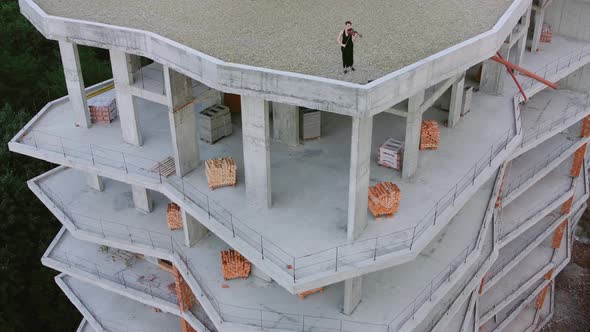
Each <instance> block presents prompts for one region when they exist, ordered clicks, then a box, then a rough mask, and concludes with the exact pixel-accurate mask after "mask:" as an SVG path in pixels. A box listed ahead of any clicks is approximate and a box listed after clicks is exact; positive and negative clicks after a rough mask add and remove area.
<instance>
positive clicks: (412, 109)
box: [402, 91, 424, 179]
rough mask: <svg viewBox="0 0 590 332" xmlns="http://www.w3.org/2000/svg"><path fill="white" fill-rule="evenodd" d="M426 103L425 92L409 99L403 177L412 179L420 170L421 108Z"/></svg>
mask: <svg viewBox="0 0 590 332" xmlns="http://www.w3.org/2000/svg"><path fill="white" fill-rule="evenodd" d="M423 102H424V91H422V92H419V93H418V94H416V95H414V96H412V97H410V98H409V99H408V116H407V117H406V139H405V142H404V158H403V161H402V177H403V178H404V179H408V178H411V177H412V176H414V175H415V174H416V169H418V153H419V148H420V132H421V131H422V113H421V112H420V106H421V105H422V103H423Z"/></svg>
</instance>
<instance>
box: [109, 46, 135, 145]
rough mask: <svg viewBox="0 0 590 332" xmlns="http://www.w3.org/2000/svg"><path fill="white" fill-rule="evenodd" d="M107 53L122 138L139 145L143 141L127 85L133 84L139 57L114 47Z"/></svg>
mask: <svg viewBox="0 0 590 332" xmlns="http://www.w3.org/2000/svg"><path fill="white" fill-rule="evenodd" d="M109 53H110V56H111V68H112V69H113V79H114V81H115V93H116V98H117V111H118V112H119V119H120V122H121V131H122V134H123V140H124V141H125V142H127V143H129V144H133V145H137V146H140V145H142V143H143V142H142V138H141V129H140V126H139V118H138V114H137V110H136V109H135V104H134V102H133V96H132V95H131V93H130V92H129V86H131V85H132V84H133V73H134V72H135V71H136V70H138V69H139V67H140V66H141V62H140V58H139V56H137V55H131V54H126V53H125V52H122V51H118V50H114V49H111V50H109Z"/></svg>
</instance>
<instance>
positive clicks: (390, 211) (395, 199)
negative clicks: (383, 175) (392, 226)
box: [369, 182, 401, 220]
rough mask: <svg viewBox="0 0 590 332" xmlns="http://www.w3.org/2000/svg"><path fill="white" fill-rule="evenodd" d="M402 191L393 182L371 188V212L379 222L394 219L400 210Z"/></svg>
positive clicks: (382, 183)
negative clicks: (382, 218) (385, 217)
mask: <svg viewBox="0 0 590 332" xmlns="http://www.w3.org/2000/svg"><path fill="white" fill-rule="evenodd" d="M400 198H401V191H400V189H399V187H398V186H397V185H396V184H395V183H393V182H381V183H378V184H377V185H375V186H372V187H369V210H370V211H371V213H372V214H373V216H375V218H376V219H377V220H380V219H381V216H387V217H388V218H391V217H393V215H394V214H395V213H397V211H398V209H399V201H400Z"/></svg>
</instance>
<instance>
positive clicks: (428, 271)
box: [41, 170, 492, 324]
mask: <svg viewBox="0 0 590 332" xmlns="http://www.w3.org/2000/svg"><path fill="white" fill-rule="evenodd" d="M491 185H492V183H491V181H490V182H489V183H488V184H487V185H485V186H484V187H482V188H481V189H480V190H479V191H478V192H477V194H476V195H475V196H474V197H473V198H472V200H471V201H470V204H468V205H466V206H465V207H464V208H463V209H462V210H461V211H460V212H459V213H458V214H457V216H456V217H455V218H454V219H453V221H452V222H451V224H450V225H449V226H448V227H447V228H446V229H445V230H444V231H443V232H442V233H441V234H439V235H438V237H437V239H436V240H435V241H433V242H432V243H431V244H430V245H429V247H427V248H426V250H424V251H423V252H422V253H421V254H420V255H419V256H418V257H417V258H416V259H415V260H414V261H412V262H410V263H406V264H403V265H401V266H399V267H394V268H390V269H387V270H383V271H381V272H377V273H372V274H370V275H367V276H365V277H364V279H365V280H364V282H363V288H364V289H363V294H364V295H363V296H364V297H365V298H367V299H371V301H363V302H362V303H361V304H360V305H359V307H358V308H357V309H356V311H355V313H354V314H353V315H352V316H343V315H341V314H340V304H341V299H342V296H343V295H342V291H343V289H342V284H335V285H332V286H329V287H327V288H326V291H325V293H324V294H322V295H313V296H310V297H308V298H306V300H304V301H301V300H299V299H298V298H297V297H296V296H293V295H291V294H289V293H288V292H286V291H285V290H284V289H282V287H280V286H278V285H277V284H276V283H271V284H268V283H266V282H264V281H262V280H258V279H256V278H249V279H248V280H234V281H231V282H226V281H224V280H223V277H222V275H221V270H220V263H219V251H220V250H222V249H225V248H227V247H228V246H227V245H226V244H225V243H223V242H222V241H220V240H219V239H218V238H216V237H215V236H214V235H212V234H211V235H210V236H208V237H207V238H205V239H203V240H201V241H199V242H198V243H197V245H195V247H193V248H190V249H189V248H186V249H184V252H185V253H186V254H187V256H189V258H190V259H191V261H192V263H193V264H194V265H195V266H196V270H198V271H199V273H202V275H203V276H205V278H204V280H206V282H207V284H208V285H207V286H208V288H209V289H211V290H212V292H213V293H214V295H215V297H216V298H217V300H218V302H219V303H220V304H221V308H222V311H224V312H222V316H223V317H224V318H227V317H230V316H240V315H241V316H242V321H247V320H249V319H252V315H253V314H255V316H256V318H259V315H260V313H259V311H258V310H260V309H263V310H269V311H268V312H269V313H270V311H272V312H288V313H293V314H294V317H299V316H297V315H300V314H305V315H309V316H318V315H320V316H322V317H334V318H339V319H348V320H358V321H371V322H382V323H385V324H387V323H389V321H390V320H392V319H394V318H395V315H397V313H399V312H400V311H402V310H403V308H405V306H407V305H408V304H409V303H411V301H412V299H413V298H415V297H416V296H417V295H421V296H423V294H424V293H421V292H422V291H424V290H426V291H429V289H430V288H429V287H431V286H430V285H431V282H433V285H437V284H439V283H441V282H444V281H445V279H444V277H445V275H446V273H445V271H447V270H446V268H447V267H448V266H447V264H449V263H450V262H451V261H453V259H454V258H456V257H463V254H464V253H465V251H464V249H465V248H466V247H467V246H468V244H469V243H470V241H473V240H474V239H475V238H476V236H477V234H478V233H479V229H480V227H481V221H482V220H483V213H484V210H485V207H486V206H487V204H488V200H489V193H490V191H491ZM41 186H42V187H45V188H52V189H51V190H52V191H53V192H54V194H55V195H56V196H59V197H60V200H61V202H63V204H64V205H67V206H68V207H69V209H70V211H71V212H72V213H71V215H72V216H74V219H77V217H76V216H81V215H82V217H81V219H79V220H80V222H82V223H85V224H86V225H88V224H89V225H90V226H88V227H86V228H85V227H81V228H82V229H89V230H92V229H93V230H94V231H95V232H96V233H97V239H101V238H102V235H100V234H101V228H100V226H99V225H100V224H101V222H100V220H103V222H102V225H109V226H107V228H106V230H105V232H106V233H109V232H111V231H112V232H115V233H116V232H119V233H123V234H121V235H120V239H121V240H123V239H125V238H127V241H129V242H130V240H131V238H129V235H128V234H124V233H125V232H127V230H128V229H129V230H130V231H131V233H132V236H133V238H135V237H138V238H139V237H141V238H144V239H145V238H147V237H146V232H145V230H147V229H149V230H154V233H156V232H158V230H162V229H165V228H166V224H165V207H166V202H167V200H166V199H165V198H164V197H163V196H161V195H154V201H155V202H154V211H153V212H152V213H149V214H143V213H141V212H138V211H137V210H136V209H135V208H134V207H133V205H132V199H131V196H130V190H131V189H130V187H129V186H128V185H126V184H123V183H120V182H117V181H113V180H110V179H105V190H104V192H96V191H93V190H90V189H89V188H87V187H86V185H85V182H84V175H83V174H81V173H79V172H76V171H73V170H64V171H60V172H56V173H54V174H52V175H51V176H48V177H46V178H44V179H43V180H41ZM78 212H83V213H84V214H83V213H78ZM88 214H90V215H93V219H88V218H85V217H83V215H88ZM474 220H479V221H480V222H477V223H476V222H473V221H474ZM111 221H112V222H113V223H112V224H111V223H110V222H111ZM115 222H116V223H117V224H115ZM92 224H94V225H92ZM97 224H98V225H97ZM125 225H128V226H130V227H129V228H126V227H125ZM111 226H112V227H113V228H116V227H119V228H118V229H111V228H110V227H111ZM121 226H122V227H121ZM103 229H104V226H103ZM142 229H143V231H140V230H142ZM151 234H153V233H151ZM160 234H169V235H171V236H173V237H174V238H175V240H176V241H178V242H179V243H180V241H181V238H182V234H181V233H179V232H170V231H166V232H161V233H160ZM154 238H155V237H154ZM163 239H164V237H161V238H159V239H158V240H156V241H154V242H155V245H156V246H157V245H158V243H164V242H166V241H165V240H163ZM441 277H442V279H441ZM433 278H434V279H433ZM225 283H228V284H229V286H230V288H229V289H226V288H223V287H222V285H223V284H225ZM384 290H387V291H384ZM222 303H226V305H225V307H224V304H222ZM269 303H272V304H273V306H272V307H269V306H268V304H269ZM237 306H241V307H246V308H251V309H249V310H242V309H241V308H237ZM238 309H239V310H238ZM252 309H253V310H252ZM223 314H225V315H223ZM247 315H250V316H247ZM288 317H289V316H284V317H281V320H280V321H283V320H284V319H289V318H288ZM234 318H235V317H234ZM235 319H236V320H237V318H235Z"/></svg>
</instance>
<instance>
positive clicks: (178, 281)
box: [174, 266, 197, 311]
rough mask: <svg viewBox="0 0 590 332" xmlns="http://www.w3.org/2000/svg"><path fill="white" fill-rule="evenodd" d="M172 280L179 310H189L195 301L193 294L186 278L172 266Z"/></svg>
mask: <svg viewBox="0 0 590 332" xmlns="http://www.w3.org/2000/svg"><path fill="white" fill-rule="evenodd" d="M174 281H175V285H176V296H177V297H178V305H179V306H180V310H181V311H187V310H190V308H191V307H192V306H193V304H195V303H196V302H197V298H196V297H195V294H194V293H193V291H192V290H191V288H190V287H189V285H188V284H187V282H186V280H184V278H183V277H182V275H181V274H180V271H178V269H177V268H176V266H174Z"/></svg>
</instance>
